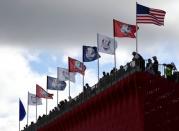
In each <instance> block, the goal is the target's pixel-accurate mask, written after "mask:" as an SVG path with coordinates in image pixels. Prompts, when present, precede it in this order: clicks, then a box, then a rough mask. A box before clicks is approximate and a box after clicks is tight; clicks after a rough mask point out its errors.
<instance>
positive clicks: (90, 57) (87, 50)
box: [83, 46, 100, 62]
mask: <svg viewBox="0 0 179 131" xmlns="http://www.w3.org/2000/svg"><path fill="white" fill-rule="evenodd" d="M98 58H100V55H99V54H98V49H97V47H91V46H83V62H91V61H94V60H97V59H98Z"/></svg>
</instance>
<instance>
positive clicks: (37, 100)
mask: <svg viewBox="0 0 179 131" xmlns="http://www.w3.org/2000/svg"><path fill="white" fill-rule="evenodd" d="M36 103H37V105H42V99H41V98H38V97H36V95H35V94H32V93H28V104H29V105H32V106H35V105H36Z"/></svg>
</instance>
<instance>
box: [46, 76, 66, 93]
mask: <svg viewBox="0 0 179 131" xmlns="http://www.w3.org/2000/svg"><path fill="white" fill-rule="evenodd" d="M65 87H66V82H65V81H60V80H58V79H57V78H54V77H51V76H47V89H49V90H64V89H65Z"/></svg>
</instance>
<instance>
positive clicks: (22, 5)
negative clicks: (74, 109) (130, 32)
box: [0, 0, 179, 131]
mask: <svg viewBox="0 0 179 131" xmlns="http://www.w3.org/2000/svg"><path fill="white" fill-rule="evenodd" d="M138 3H140V4H143V5H145V6H148V7H152V8H156V9H162V10H164V11H166V16H165V25H164V26H156V25H142V24H141V25H138V26H139V31H138V38H137V39H138V49H139V53H140V54H141V55H142V56H143V57H144V58H145V59H147V58H150V57H152V56H154V55H155V56H157V57H158V60H159V63H169V62H174V63H175V64H176V66H177V67H179V57H177V53H178V50H179V43H178V42H179V26H178V20H179V9H178V5H179V1H178V0H172V1H168V0H153V1H145V0H138ZM135 12H136V1H134V0H125V1H124V0H123V1H122V0H75V1H74V0H50V1H49V0H0V60H1V63H0V72H1V73H0V85H1V86H0V123H1V124H0V130H3V131H14V130H18V115H19V114H18V104H19V103H18V102H19V101H18V100H19V98H21V99H22V102H23V103H24V105H25V107H26V106H27V92H28V91H30V92H31V93H35V84H36V83H37V84H39V85H41V86H43V87H44V88H46V76H47V75H51V76H54V77H56V67H57V66H60V67H64V68H66V67H67V57H68V56H70V57H73V58H76V59H79V60H81V55H82V51H81V50H82V45H93V46H95V45H96V38H97V36H96V34H97V33H101V34H103V35H107V36H111V37H112V35H113V28H112V20H113V18H115V19H117V20H120V21H122V22H124V23H128V24H135V22H136V16H135ZM116 40H117V42H118V48H117V51H116V52H117V67H119V66H120V65H121V64H123V65H124V64H126V62H128V61H130V60H131V58H132V56H131V52H132V51H135V44H136V39H132V38H116ZM101 56H102V57H101V59H100V72H102V71H104V70H105V71H110V69H111V68H112V67H113V64H114V63H113V56H111V55H107V54H101ZM86 65H87V72H86V75H85V82H88V83H89V84H90V85H91V86H92V85H94V84H95V83H96V81H97V73H96V71H97V66H95V65H96V62H91V63H86ZM92 78H93V79H92ZM81 82H82V77H81V75H79V74H78V75H77V83H75V84H72V85H71V86H72V88H71V95H72V97H75V96H76V95H77V94H78V93H79V92H80V91H81V90H82V84H81ZM50 92H51V93H54V95H55V96H54V100H49V107H48V108H49V109H53V107H54V106H55V105H56V92H53V91H50ZM59 95H60V96H59V101H60V100H63V99H67V95H68V88H66V89H65V91H63V92H59ZM43 104H44V105H43V106H39V108H38V114H40V115H42V114H44V113H45V100H43ZM30 121H35V107H30V111H29V122H30ZM25 124H26V118H25V119H24V120H23V121H22V122H21V129H22V128H23V126H25Z"/></svg>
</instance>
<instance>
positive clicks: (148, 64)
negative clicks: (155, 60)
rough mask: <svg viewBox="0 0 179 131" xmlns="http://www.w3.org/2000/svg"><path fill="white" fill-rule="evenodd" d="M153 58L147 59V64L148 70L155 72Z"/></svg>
mask: <svg viewBox="0 0 179 131" xmlns="http://www.w3.org/2000/svg"><path fill="white" fill-rule="evenodd" d="M152 65H153V64H152V60H151V59H148V61H147V64H146V69H145V70H146V71H147V72H149V73H152V74H153V69H152Z"/></svg>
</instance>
